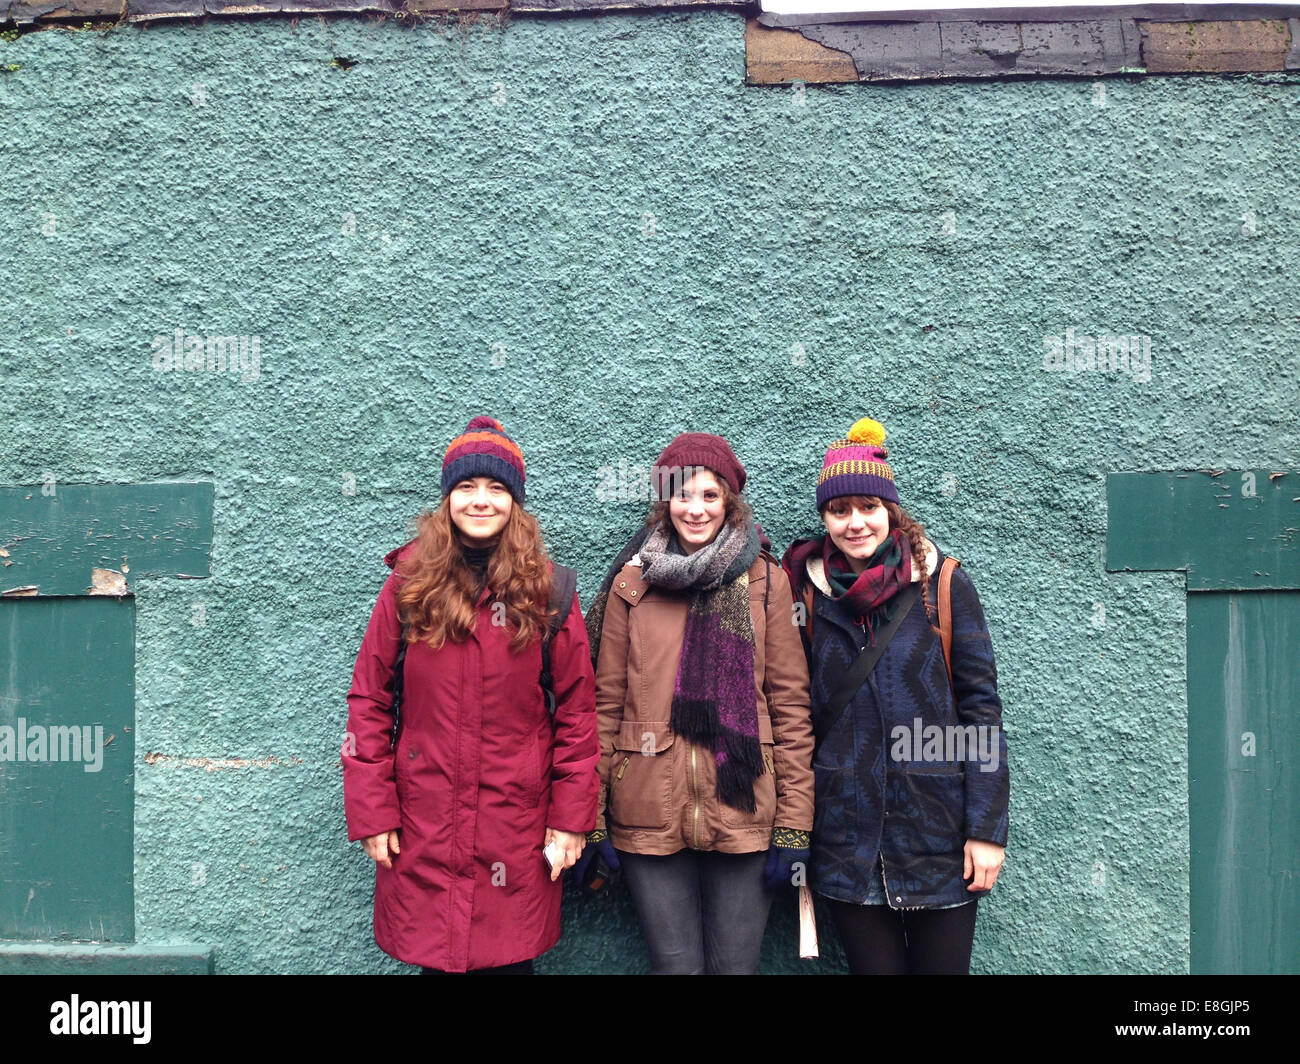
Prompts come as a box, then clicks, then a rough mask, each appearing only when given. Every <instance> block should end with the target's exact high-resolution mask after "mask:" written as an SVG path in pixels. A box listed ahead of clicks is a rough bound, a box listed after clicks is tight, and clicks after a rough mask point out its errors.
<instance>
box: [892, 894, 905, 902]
mask: <svg viewBox="0 0 1300 1064" xmlns="http://www.w3.org/2000/svg"><path fill="white" fill-rule="evenodd" d="M902 900H903V896H902V895H901V894H895V895H894V901H902Z"/></svg>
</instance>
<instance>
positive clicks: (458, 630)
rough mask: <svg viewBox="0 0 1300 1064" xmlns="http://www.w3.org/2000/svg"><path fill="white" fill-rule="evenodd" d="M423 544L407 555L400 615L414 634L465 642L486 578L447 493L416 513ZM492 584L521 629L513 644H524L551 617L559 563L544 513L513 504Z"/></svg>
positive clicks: (436, 642)
mask: <svg viewBox="0 0 1300 1064" xmlns="http://www.w3.org/2000/svg"><path fill="white" fill-rule="evenodd" d="M416 520H417V522H418V531H417V532H416V536H415V549H414V550H413V551H412V552H411V553H410V554H409V555H408V556H407V557H406V558H405V559H403V561H402V562H401V566H400V573H399V575H400V576H402V577H403V583H402V586H401V589H400V590H399V591H398V592H397V609H398V616H400V617H401V618H402V621H403V623H404V624H407V625H409V626H410V631H409V633H408V635H407V641H408V642H411V643H414V642H424V643H428V644H429V646H430V647H432V648H433V649H434V650H437V649H438V648H439V647H440V646H442V645H443V644H444V643H446V642H448V641H450V642H453V643H463V642H465V640H466V639H468V638H469V634H470V632H471V631H473V629H474V623H475V618H476V615H477V611H476V610H475V606H474V604H475V602H476V601H477V593H478V590H479V589H478V578H477V574H476V573H475V572H474V570H473V569H471V568H470V566H469V563H468V562H467V561H466V560H465V552H464V549H463V547H462V545H461V540H460V536H459V535H457V534H456V526H455V525H454V524H452V520H451V512H450V510H449V508H448V505H447V500H446V499H445V498H444V499H443V500H442V504H441V505H440V506H439V507H438V508H437V509H436V510H425V511H424V512H423V513H421V514H420V515H419V517H418V518H417V519H416ZM487 582H488V586H489V587H491V588H492V589H493V591H494V592H495V601H497V602H500V603H502V604H504V606H505V619H506V623H507V624H508V625H510V626H511V627H513V628H514V629H515V633H514V635H513V636H512V637H511V639H510V649H511V650H513V651H516V652H518V651H520V650H522V649H523V648H524V647H526V646H527V645H528V644H529V642H530V641H531V640H532V639H533V637H534V636H535V635H537V634H538V633H539V632H541V630H542V629H543V627H544V626H545V624H546V615H547V609H548V605H549V601H550V593H551V565H550V559H549V557H548V556H547V554H546V547H545V546H544V545H543V543H542V532H541V529H540V528H539V527H538V525H537V518H535V517H534V516H533V515H532V514H530V513H529V512H528V511H527V510H525V509H524V508H523V507H522V506H520V505H519V503H518V502H516V503H515V504H514V505H513V506H512V507H511V508H510V516H509V517H508V518H506V526H505V528H503V529H502V530H501V536H500V538H499V539H498V540H497V545H496V549H495V550H494V551H493V552H492V556H491V557H490V558H489V559H488V565H487Z"/></svg>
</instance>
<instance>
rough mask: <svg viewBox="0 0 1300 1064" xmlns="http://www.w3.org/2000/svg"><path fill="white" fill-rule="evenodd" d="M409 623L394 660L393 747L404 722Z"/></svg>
mask: <svg viewBox="0 0 1300 1064" xmlns="http://www.w3.org/2000/svg"><path fill="white" fill-rule="evenodd" d="M409 627H410V626H409V625H406V624H403V625H402V634H401V637H400V642H399V644H398V647H397V660H396V661H395V662H393V704H392V707H391V710H390V711H391V712H392V714H393V740H392V741H393V749H394V750H396V749H397V729H398V727H399V726H400V725H401V723H402V688H403V687H405V686H406V633H407V631H408V629H409Z"/></svg>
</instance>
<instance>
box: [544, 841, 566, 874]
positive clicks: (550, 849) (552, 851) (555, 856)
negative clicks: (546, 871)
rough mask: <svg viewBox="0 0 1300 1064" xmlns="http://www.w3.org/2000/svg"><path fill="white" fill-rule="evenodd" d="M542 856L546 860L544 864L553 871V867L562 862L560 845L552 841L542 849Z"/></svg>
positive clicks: (562, 854)
mask: <svg viewBox="0 0 1300 1064" xmlns="http://www.w3.org/2000/svg"><path fill="white" fill-rule="evenodd" d="M542 856H543V857H545V858H546V863H547V864H548V865H550V867H551V870H552V871H554V870H555V865H556V863H557V862H559V861H563V860H564V853H563V851H561V849H560V844H559V843H558V842H556V841H555V840H554V839H552V840H551V841H550V842H548V843H547V844H546V845H545V846H544V847H543V848H542Z"/></svg>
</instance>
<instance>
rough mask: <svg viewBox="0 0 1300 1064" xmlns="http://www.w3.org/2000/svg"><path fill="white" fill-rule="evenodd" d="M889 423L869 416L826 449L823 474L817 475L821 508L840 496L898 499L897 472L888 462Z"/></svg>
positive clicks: (819, 507) (857, 422) (856, 423)
mask: <svg viewBox="0 0 1300 1064" xmlns="http://www.w3.org/2000/svg"><path fill="white" fill-rule="evenodd" d="M884 442H885V426H884V425H882V424H880V422H879V421H872V420H871V418H869V417H864V418H861V419H860V420H858V421H855V422H854V423H853V427H852V428H851V429H849V434H848V436H846V437H845V438H844V439H842V440H836V441H835V442H834V443H832V444H831V445H830V447H828V448H827V450H826V460H825V461H824V462H823V463H822V474H821V476H820V477H818V478H817V510H818V512H820V511H821V510H822V509H823V508H825V506H826V504H827V503H828V502H830V501H831V500H832V499H834V498H837V497H839V496H840V495H874V496H876V497H877V498H879V499H888V500H889V501H890V502H898V489H897V488H895V487H894V471H893V470H892V469H890V468H889V463H888V462H886V461H885V459H886V458H888V457H889V451H888V450H887V449H886V448H885V447H884Z"/></svg>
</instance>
